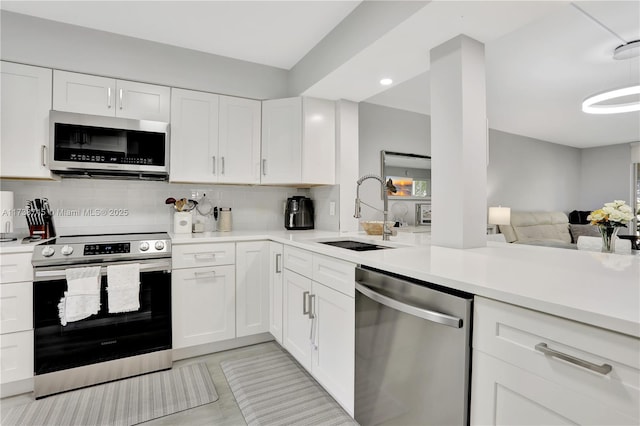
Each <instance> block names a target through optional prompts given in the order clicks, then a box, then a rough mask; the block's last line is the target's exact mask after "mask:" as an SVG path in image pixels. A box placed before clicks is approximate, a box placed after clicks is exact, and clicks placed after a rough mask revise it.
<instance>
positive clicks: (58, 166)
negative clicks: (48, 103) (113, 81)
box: [49, 111, 169, 179]
mask: <svg viewBox="0 0 640 426" xmlns="http://www.w3.org/2000/svg"><path fill="white" fill-rule="evenodd" d="M49 123H50V139H49V148H50V152H49V168H50V170H51V171H53V172H54V173H58V174H60V175H63V176H64V175H83V176H88V177H102V176H114V177H139V178H154V179H167V177H168V174H169V124H168V123H162V122H158V121H148V120H131V119H127V118H119V117H104V116H98V115H88V114H77V113H70V112H62V111H51V112H50V113H49Z"/></svg>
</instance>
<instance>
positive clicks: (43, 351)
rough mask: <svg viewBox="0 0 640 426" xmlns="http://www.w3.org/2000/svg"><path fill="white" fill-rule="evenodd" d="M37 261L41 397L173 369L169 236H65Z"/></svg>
mask: <svg viewBox="0 0 640 426" xmlns="http://www.w3.org/2000/svg"><path fill="white" fill-rule="evenodd" d="M32 264H33V267H34V282H33V307H34V336H35V337H34V353H35V378H34V388H35V396H36V398H40V397H43V396H46V395H50V394H54V393H58V392H62V391H66V390H70V389H75V388H79V387H83V386H88V385H92V384H96V383H101V382H106V381H110V380H116V379H120V378H123V377H128V376H133V375H137V374H142V373H147V372H151V371H157V370H163V369H168V368H171V362H172V358H171V240H170V238H169V236H168V235H167V234H166V233H143V234H113V235H76V236H64V237H58V238H55V239H53V240H51V241H48V242H45V243H42V244H39V245H38V246H37V247H36V248H35V250H34V253H33V258H32ZM123 271H124V272H123ZM123 274H124V275H123ZM127 274H128V276H127ZM123 276H125V277H128V279H129V281H130V282H129V283H128V284H129V287H115V284H116V282H117V283H118V285H120V282H123V280H124V281H126V279H123ZM132 277H133V278H132ZM138 282H139V286H138V284H137V283H138ZM72 284H73V286H72ZM92 286H93V287H92ZM77 289H81V291H78V290H77ZM72 290H73V291H72ZM132 292H133V293H132ZM122 295H126V296H127V297H124V298H123V297H122ZM110 296H111V298H110ZM123 300H124V302H123ZM71 302H73V303H71ZM122 303H124V304H123V305H120V306H118V304H122Z"/></svg>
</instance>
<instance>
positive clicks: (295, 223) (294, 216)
mask: <svg viewBox="0 0 640 426" xmlns="http://www.w3.org/2000/svg"><path fill="white" fill-rule="evenodd" d="M313 214H314V212H313V200H311V198H307V197H304V196H301V195H296V196H293V197H290V198H288V199H287V207H286V209H285V213H284V227H285V228H287V229H289V230H295V229H313Z"/></svg>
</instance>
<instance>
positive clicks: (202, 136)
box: [169, 89, 220, 183]
mask: <svg viewBox="0 0 640 426" xmlns="http://www.w3.org/2000/svg"><path fill="white" fill-rule="evenodd" d="M219 102H220V96H218V95H214V94H212V93H204V92H196V91H193V90H183V89H171V158H170V161H169V167H170V169H169V180H170V181H172V182H202V183H213V182H217V172H218V166H217V164H218V160H219V158H218V157H219V156H218V110H219Z"/></svg>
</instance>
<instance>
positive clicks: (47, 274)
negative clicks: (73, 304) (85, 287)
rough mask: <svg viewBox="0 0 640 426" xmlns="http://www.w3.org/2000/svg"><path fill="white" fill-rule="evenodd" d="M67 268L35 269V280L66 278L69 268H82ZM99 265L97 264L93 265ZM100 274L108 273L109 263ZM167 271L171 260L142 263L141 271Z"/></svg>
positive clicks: (102, 268) (102, 267) (103, 265)
mask: <svg viewBox="0 0 640 426" xmlns="http://www.w3.org/2000/svg"><path fill="white" fill-rule="evenodd" d="M124 264H125V263H118V265H124ZM69 266H70V267H69V268H65V269H48V270H43V271H39V270H37V269H36V270H35V271H34V281H45V280H51V279H61V278H62V279H64V278H66V277H67V269H72V268H80V267H81V266H80V265H78V266H71V265H69ZM93 266H97V265H93ZM100 266H101V269H100V275H107V267H106V266H107V265H105V264H102V265H100ZM162 270H164V271H166V272H171V262H170V261H169V260H164V261H158V262H146V263H140V272H154V271H162Z"/></svg>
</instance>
